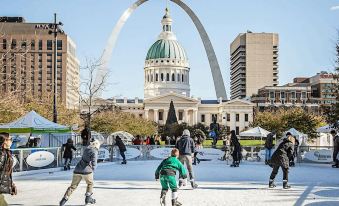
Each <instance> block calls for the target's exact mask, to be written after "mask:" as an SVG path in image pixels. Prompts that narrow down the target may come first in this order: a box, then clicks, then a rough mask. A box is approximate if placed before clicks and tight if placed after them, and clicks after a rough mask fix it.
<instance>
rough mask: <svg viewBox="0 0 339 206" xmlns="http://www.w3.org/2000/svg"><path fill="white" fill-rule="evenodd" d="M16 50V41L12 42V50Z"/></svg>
mask: <svg viewBox="0 0 339 206" xmlns="http://www.w3.org/2000/svg"><path fill="white" fill-rule="evenodd" d="M15 48H16V39H13V40H12V44H11V49H15Z"/></svg>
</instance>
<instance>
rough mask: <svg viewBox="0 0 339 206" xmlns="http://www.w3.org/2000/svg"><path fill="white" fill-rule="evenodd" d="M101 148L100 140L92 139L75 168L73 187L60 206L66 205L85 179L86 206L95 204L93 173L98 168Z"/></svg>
mask: <svg viewBox="0 0 339 206" xmlns="http://www.w3.org/2000/svg"><path fill="white" fill-rule="evenodd" d="M99 148H100V142H99V140H96V139H92V140H91V141H90V142H89V146H88V147H87V148H86V149H85V150H84V152H83V155H82V158H81V160H80V161H79V162H78V164H77V165H76V166H75V169H74V172H73V179H72V183H71V186H70V187H68V189H67V191H66V193H65V195H64V197H63V198H62V200H61V201H60V206H64V205H65V204H66V202H67V200H68V199H69V197H70V196H71V194H72V193H73V191H74V190H75V189H76V188H77V187H78V185H79V183H80V182H81V180H82V179H84V180H85V181H86V184H87V189H86V194H85V204H95V202H96V201H95V199H94V198H93V197H92V194H93V184H94V183H93V173H94V170H95V169H96V166H97V160H98V151H99Z"/></svg>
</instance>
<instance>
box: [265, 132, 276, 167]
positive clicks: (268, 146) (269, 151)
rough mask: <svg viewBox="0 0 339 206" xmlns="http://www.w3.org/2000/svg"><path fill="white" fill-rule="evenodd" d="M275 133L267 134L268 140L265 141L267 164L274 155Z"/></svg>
mask: <svg viewBox="0 0 339 206" xmlns="http://www.w3.org/2000/svg"><path fill="white" fill-rule="evenodd" d="M273 136H274V134H273V133H269V134H268V135H267V136H266V141H265V164H266V165H267V164H268V163H269V161H271V156H272V149H273V147H274V144H273Z"/></svg>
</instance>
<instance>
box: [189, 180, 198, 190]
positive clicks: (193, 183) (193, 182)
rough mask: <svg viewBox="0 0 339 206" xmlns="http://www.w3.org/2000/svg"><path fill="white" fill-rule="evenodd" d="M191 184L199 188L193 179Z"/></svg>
mask: <svg viewBox="0 0 339 206" xmlns="http://www.w3.org/2000/svg"><path fill="white" fill-rule="evenodd" d="M191 186H192V188H193V189H197V188H198V185H197V184H196V183H195V181H194V180H191Z"/></svg>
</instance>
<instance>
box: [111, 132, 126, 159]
mask: <svg viewBox="0 0 339 206" xmlns="http://www.w3.org/2000/svg"><path fill="white" fill-rule="evenodd" d="M114 145H116V146H118V148H119V152H120V155H121V157H122V162H121V164H127V161H126V155H125V152H126V151H127V149H126V146H125V144H124V142H123V141H122V140H121V138H120V137H119V136H118V135H117V136H116V138H115V144H114Z"/></svg>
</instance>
